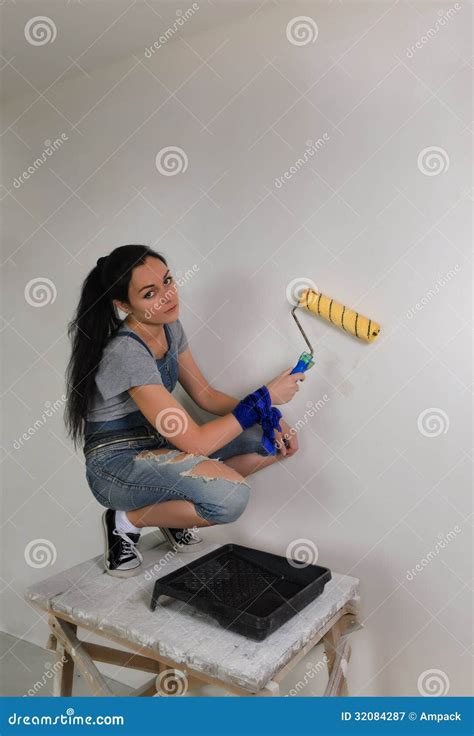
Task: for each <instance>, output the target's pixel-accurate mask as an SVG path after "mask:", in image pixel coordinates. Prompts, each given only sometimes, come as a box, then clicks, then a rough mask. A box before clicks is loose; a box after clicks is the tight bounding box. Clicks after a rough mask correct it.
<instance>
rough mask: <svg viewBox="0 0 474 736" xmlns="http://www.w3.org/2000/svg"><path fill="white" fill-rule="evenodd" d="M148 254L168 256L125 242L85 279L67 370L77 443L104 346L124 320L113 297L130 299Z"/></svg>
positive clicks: (69, 420) (71, 429)
mask: <svg viewBox="0 0 474 736" xmlns="http://www.w3.org/2000/svg"><path fill="white" fill-rule="evenodd" d="M147 256H153V257H155V258H159V259H160V260H161V261H162V262H163V263H164V264H165V265H168V264H167V263H166V260H165V259H164V257H163V256H162V255H160V254H159V253H156V252H155V251H154V250H152V249H151V248H148V247H147V246H145V245H123V246H120V247H118V248H115V250H113V251H112V252H111V253H110V254H109V255H108V256H102V257H100V258H99V259H98V261H97V264H96V265H95V266H94V268H93V269H92V271H90V273H89V274H88V276H87V277H86V279H85V280H84V282H83V285H82V289H81V295H80V299H79V303H78V305H77V308H76V312H75V314H74V317H73V319H72V320H71V322H69V324H68V336H69V339H70V340H71V343H72V352H71V357H70V360H69V363H68V366H67V370H66V380H67V390H66V397H67V399H66V410H65V415H64V421H65V424H66V428H67V432H68V434H69V436H70V437H71V439H72V440H73V442H74V446H75V447H76V448H77V445H78V444H79V443H80V442H81V441H82V440H83V438H84V427H85V421H86V420H87V415H88V413H89V408H90V406H91V403H92V398H93V395H94V392H95V376H96V373H97V370H98V368H99V364H100V361H101V358H102V354H103V352H104V348H105V346H106V344H107V342H108V341H109V339H110V338H111V336H112V335H113V334H114V332H115V331H116V330H117V329H118V327H119V326H120V324H121V323H122V320H121V319H120V317H119V315H118V314H117V311H116V308H115V305H114V303H113V300H114V299H116V300H117V301H120V302H125V303H126V302H128V287H129V284H130V279H131V276H132V271H133V269H134V268H135V266H138V265H140V264H142V263H143V262H144V261H145V258H146V257H147Z"/></svg>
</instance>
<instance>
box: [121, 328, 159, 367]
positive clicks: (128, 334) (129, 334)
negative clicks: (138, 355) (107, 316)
mask: <svg viewBox="0 0 474 736" xmlns="http://www.w3.org/2000/svg"><path fill="white" fill-rule="evenodd" d="M122 336H123V337H132V338H133V339H134V340H136V341H137V342H139V343H140V344H141V345H143V346H144V347H145V348H146V349H147V350H148V352H149V353H150V355H151V357H152V358H153V359H154V360H156V358H155V356H154V355H153V353H152V352H151V350H150V348H149V347H148V345H147V344H146V342H144V340H142V339H141V337H139V336H138V335H137V334H136V332H130V331H129V330H122V331H121V332H118V333H117V335H116V337H122Z"/></svg>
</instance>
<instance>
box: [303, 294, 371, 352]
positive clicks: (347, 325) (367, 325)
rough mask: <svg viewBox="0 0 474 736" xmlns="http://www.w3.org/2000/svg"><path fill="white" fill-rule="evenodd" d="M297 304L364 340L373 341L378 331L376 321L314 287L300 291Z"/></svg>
mask: <svg viewBox="0 0 474 736" xmlns="http://www.w3.org/2000/svg"><path fill="white" fill-rule="evenodd" d="M298 306H299V307H306V309H308V310H309V311H310V312H314V314H319V315H320V316H321V317H323V318H324V319H326V320H327V321H328V322H331V323H332V324H333V325H336V327H340V328H341V330H345V331H346V332H349V333H350V334H351V335H354V337H358V338H359V339H360V340H364V341H365V342H373V341H374V340H375V339H376V338H377V336H378V334H379V332H380V325H379V324H378V323H377V322H374V321H373V320H371V319H369V318H368V317H364V315H362V314H359V312H354V310H353V309H349V307H345V306H344V304H340V302H336V301H334V299H331V297H329V296H325V295H324V294H320V293H318V292H317V291H314V289H305V290H304V291H303V292H301V295H300V300H299V304H298Z"/></svg>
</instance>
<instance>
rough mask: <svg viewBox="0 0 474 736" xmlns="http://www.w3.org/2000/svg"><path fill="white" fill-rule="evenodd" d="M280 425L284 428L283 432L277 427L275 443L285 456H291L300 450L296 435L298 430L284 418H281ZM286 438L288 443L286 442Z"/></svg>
mask: <svg viewBox="0 0 474 736" xmlns="http://www.w3.org/2000/svg"><path fill="white" fill-rule="evenodd" d="M280 427H281V429H282V431H281V432H279V431H278V430H277V429H276V430H275V443H276V446H277V450H278V452H280V454H281V455H285V457H291V456H292V455H294V454H295V452H296V451H297V450H298V439H297V436H296V432H295V430H294V429H292V427H290V426H289V425H288V424H287V423H286V422H285V420H284V419H283V418H282V419H280ZM285 440H286V443H287V444H285Z"/></svg>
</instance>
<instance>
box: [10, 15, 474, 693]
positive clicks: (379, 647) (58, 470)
mask: <svg viewBox="0 0 474 736" xmlns="http://www.w3.org/2000/svg"><path fill="white" fill-rule="evenodd" d="M255 7H258V5H256V6H255ZM450 7H451V6H450ZM452 7H454V5H453V6H452ZM440 9H441V10H440ZM446 10H447V6H437V5H433V4H430V3H418V4H417V3H415V2H412V3H409V4H395V5H390V4H385V3H375V2H374V3H367V4H359V3H357V4H355V3H354V4H352V3H351V4H346V3H345V4H340V3H330V4H322V3H316V2H313V3H296V2H293V3H291V4H289V3H280V4H279V5H273V4H270V5H269V6H268V7H263V8H262V9H261V10H259V11H258V12H256V13H254V14H253V15H252V16H250V17H249V18H248V19H246V20H241V21H240V20H239V21H237V22H235V23H228V24H226V25H221V26H218V27H215V28H212V30H210V31H209V32H207V33H199V34H198V35H195V36H192V37H190V36H188V37H187V39H186V42H184V41H180V40H177V41H174V42H170V43H168V44H166V46H164V47H163V48H162V49H160V50H159V51H157V52H156V53H155V54H154V55H153V56H152V58H151V59H147V58H145V56H144V53H143V52H144V49H138V50H137V52H136V54H135V56H129V57H128V58H125V59H123V60H122V61H120V62H119V63H114V64H112V65H109V66H107V67H103V68H99V69H96V68H87V73H84V74H81V73H80V72H78V76H76V77H75V78H72V79H68V80H67V81H61V80H60V81H59V82H58V83H56V84H55V85H54V86H53V87H52V88H51V89H50V90H49V91H48V92H47V94H46V96H47V98H48V100H49V102H47V101H45V100H44V99H38V95H37V94H36V92H32V93H31V94H28V95H26V96H22V97H21V98H16V99H14V100H12V101H11V102H10V104H9V105H8V106H6V108H5V111H4V117H3V120H4V127H8V126H10V125H11V128H9V129H8V131H7V132H6V133H5V135H4V140H5V148H4V177H5V180H4V184H5V187H6V189H7V190H9V193H8V194H7V195H6V196H5V198H4V200H3V205H4V215H5V221H4V238H3V242H4V257H3V260H5V264H4V266H3V295H4V298H3V319H4V323H3V326H4V330H3V341H4V343H3V344H4V350H5V361H4V383H5V394H4V397H3V416H4V417H5V421H4V432H3V448H4V449H3V466H2V467H3V475H4V489H5V493H4V510H3V516H4V519H5V525H4V527H3V532H2V542H3V545H2V546H3V552H4V557H5V558H6V562H5V572H4V577H5V579H6V581H7V584H8V585H7V588H6V589H5V591H4V596H3V606H2V618H3V626H2V628H3V629H4V630H5V631H8V632H9V633H11V634H15V635H17V636H19V637H24V638H26V639H28V640H30V641H32V642H36V643H38V644H41V645H43V646H44V644H45V642H46V637H47V627H46V624H45V623H44V622H43V620H42V618H41V617H40V616H39V615H38V614H37V613H35V612H34V611H33V610H32V609H30V608H29V606H28V605H27V604H26V603H25V602H24V600H23V598H22V594H23V591H24V589H25V587H26V586H27V585H29V584H31V583H33V582H35V581H37V580H40V579H42V578H44V577H48V576H49V575H52V574H54V573H56V572H58V571H60V570H62V569H65V568H68V567H70V566H71V565H74V564H76V563H78V562H80V561H83V560H85V559H88V558H89V557H92V556H93V555H96V554H99V553H101V551H102V538H101V534H100V527H99V520H100V514H101V511H102V509H101V507H99V506H98V505H97V504H96V502H95V501H94V500H93V498H92V496H91V494H90V491H89V489H88V487H87V484H86V480H85V475H84V463H83V457H82V454H81V453H78V454H75V453H74V452H73V450H72V445H71V443H70V441H69V440H68V439H67V437H66V435H65V430H64V427H63V424H62V410H58V411H56V412H53V414H54V415H53V417H51V418H48V419H47V421H46V422H45V424H44V426H42V427H40V428H38V430H37V431H35V432H34V435H33V436H32V437H30V439H29V440H28V441H26V442H24V444H23V446H22V447H20V449H15V445H14V443H15V440H17V439H18V438H19V437H20V436H21V435H22V434H23V433H24V432H27V431H28V429H29V428H31V427H33V425H34V424H35V421H37V420H40V419H41V417H42V416H43V412H44V410H45V406H46V404H47V402H51V403H54V402H55V401H58V400H59V401H60V397H61V394H62V393H63V391H64V370H65V366H66V363H67V360H68V357H69V344H68V339H67V336H66V333H65V330H66V325H67V322H68V320H69V319H70V318H71V316H72V313H73V310H74V308H75V305H76V303H77V299H78V295H79V289H80V285H81V283H82V280H83V279H84V277H85V275H86V274H87V273H88V271H89V269H90V268H91V267H92V266H93V265H94V264H95V261H96V259H97V257H98V256H99V255H103V254H106V253H108V252H110V251H111V250H112V249H113V248H114V247H116V246H117V245H122V244H125V243H130V242H134V243H139V242H143V243H147V244H152V245H154V246H155V247H156V248H157V249H158V250H159V251H161V252H162V253H164V254H165V256H166V257H167V258H168V259H169V261H170V263H171V266H172V268H173V269H174V270H175V273H176V272H180V271H181V272H182V273H184V272H186V271H187V270H188V269H190V268H192V267H193V266H194V265H195V266H197V267H198V271H197V274H196V275H195V276H194V277H193V278H192V279H190V280H189V282H188V283H187V284H186V285H185V286H183V287H182V289H181V292H180V296H181V304H182V309H181V320H182V322H183V324H184V326H185V328H186V332H187V334H188V337H189V340H190V344H191V347H192V350H193V353H194V355H195V358H196V360H197V362H198V363H199V365H200V366H201V368H202V370H203V372H204V374H205V375H206V376H208V377H209V379H210V381H211V382H212V383H213V384H214V385H215V386H216V387H217V388H219V389H221V390H223V391H226V392H228V393H230V394H232V395H234V396H237V397H241V396H243V395H245V394H246V393H248V392H249V391H252V390H254V389H255V388H257V387H258V386H260V385H262V383H265V382H267V381H269V380H270V379H271V378H273V377H274V376H275V375H276V374H277V373H279V372H280V371H282V370H284V369H285V368H287V367H288V366H289V365H293V364H294V363H295V362H296V359H297V357H298V355H299V354H300V352H301V351H302V350H303V349H305V344H304V342H303V340H302V338H301V336H300V335H299V333H298V331H297V328H296V325H295V324H294V322H293V320H292V318H291V315H290V305H289V303H288V301H287V300H286V295H285V293H286V289H287V286H288V285H289V284H290V282H292V280H293V279H303V280H308V279H311V280H313V281H314V282H315V284H316V286H317V287H319V289H320V290H321V291H323V292H324V293H326V294H329V295H330V296H332V297H334V298H336V299H338V300H340V301H342V302H344V303H345V304H347V305H349V306H351V307H353V308H356V309H358V310H359V311H361V312H362V313H363V314H366V315H368V316H369V317H371V318H372V319H375V320H377V321H378V322H380V324H381V326H382V330H381V334H380V337H379V338H378V340H377V341H376V343H374V344H373V345H367V344H364V343H361V342H358V341H357V340H355V339H353V338H350V337H348V336H346V335H345V334H344V333H343V332H341V331H339V330H337V329H336V328H333V327H331V326H329V325H328V324H327V323H324V322H322V321H321V320H319V319H318V318H316V317H313V316H311V315H309V314H307V313H303V312H302V311H301V312H300V318H301V320H302V322H303V324H304V327H305V329H306V331H307V333H308V335H309V337H310V340H311V341H312V343H313V346H314V349H315V354H316V365H315V367H314V368H312V369H311V371H310V372H309V373H308V374H307V378H306V381H305V382H304V383H303V384H302V385H301V387H300V391H299V393H298V395H297V396H296V398H295V399H294V401H293V402H291V404H288V405H286V406H284V407H280V408H282V410H283V416H284V417H285V418H286V420H287V421H288V422H289V423H290V424H291V422H297V421H298V420H300V421H302V422H303V424H302V428H301V430H300V431H299V433H298V437H299V444H300V450H299V452H298V453H297V454H296V455H295V456H294V457H293V458H290V459H288V460H286V461H282V462H281V463H279V464H278V465H276V466H274V467H271V468H268V469H266V470H264V471H263V472H261V473H260V474H257V475H255V476H254V477H253V478H252V497H251V501H250V503H249V506H248V508H247V510H246V512H245V514H244V516H243V517H241V519H239V521H238V522H237V523H235V524H234V525H232V526H226V527H221V528H213V529H208V530H205V531H204V532H203V534H204V535H205V536H206V538H209V539H212V540H213V541H215V540H217V541H222V542H227V541H229V540H232V541H237V542H239V543H242V544H245V545H248V546H254V547H258V548H262V549H267V550H269V551H273V552H275V553H279V554H285V550H286V548H287V546H288V544H289V543H290V542H292V541H293V540H295V539H299V538H305V539H309V540H311V541H312V542H313V543H314V544H315V545H316V546H317V548H318V550H319V562H320V563H321V564H323V565H327V566H329V567H330V568H331V569H332V570H333V571H338V572H340V573H346V574H350V575H353V576H356V577H358V578H359V579H360V581H361V596H362V606H363V610H362V616H361V618H362V620H363V621H364V624H365V628H364V630H363V631H360V632H358V633H357V634H355V635H354V637H353V659H352V661H351V667H350V670H351V675H350V686H351V694H353V695H356V694H360V695H417V694H418V688H417V681H418V678H419V676H420V675H421V674H422V673H423V672H425V671H426V670H431V669H437V670H442V671H443V672H444V673H445V676H446V678H447V680H448V681H449V683H450V689H449V694H450V695H467V694H468V693H469V692H470V690H471V685H470V682H471V662H472V659H471V656H470V655H472V648H471V649H470V650H469V647H470V646H471V640H470V636H469V634H470V630H471V626H470V625H469V622H470V616H469V613H470V611H471V603H470V595H469V594H470V592H471V589H470V580H471V563H470V560H471V555H470V551H471V549H472V548H471V537H470V524H469V522H470V514H471V513H472V509H471V491H470V469H471V462H470V460H471V456H470V446H471V443H470V441H469V440H470V422H469V419H470V413H469V409H468V406H469V403H468V402H469V396H470V391H471V382H472V374H471V363H470V351H469V342H470V338H471V323H470V314H471V310H470V309H469V306H470V305H469V300H470V292H471V274H470V268H469V256H470V230H469V212H470V210H471V207H472V195H471V197H470V196H469V187H470V182H469V157H470V137H471V135H472V133H471V130H470V129H469V127H468V125H469V121H470V104H469V102H470V99H469V87H468V80H469V75H470V72H471V67H470V65H469V63H468V60H469V58H470V57H471V54H472V49H471V48H470V38H469V33H470V18H469V14H470V10H469V7H468V5H467V4H465V3H462V5H461V8H460V9H459V10H457V11H456V12H455V13H451V14H450V16H449V17H448V18H447V20H445V22H444V24H442V25H439V26H438V30H437V31H436V33H435V34H432V33H431V34H430V36H431V37H430V38H428V37H426V34H427V32H428V31H429V29H430V28H433V26H434V24H435V22H436V20H437V19H438V20H440V19H442V17H443V16H442V15H440V14H439V12H438V11H440V13H443V12H444V11H446ZM84 12H87V9H86V8H85V9H84ZM251 12H253V7H252V6H250V5H249V14H250V13H251ZM297 15H308V16H311V17H313V18H314V19H315V20H316V22H317V25H318V29H319V34H318V37H317V39H316V41H315V42H314V43H309V44H307V45H303V46H297V45H295V44H292V43H290V42H289V41H288V39H287V36H286V26H287V23H288V22H289V21H290V20H291V19H292V18H293V17H294V16H297ZM191 23H192V20H190V21H189V24H191ZM149 29H150V33H149V45H150V44H152V43H153V41H154V40H155V39H156V38H157V37H158V35H159V33H160V32H161V31H162V30H163V29H161V28H160V26H159V23H158V19H157V18H156V16H155V17H154V18H151V19H150V22H149ZM68 30H70V32H71V33H72V29H66V28H64V27H63V28H62V31H63V32H66V31H68ZM423 38H424V40H420V39H423ZM417 41H418V46H419V48H416V47H415V51H414V52H410V51H407V48H408V47H411V46H413V45H414V44H415V43H416V42H417ZM86 60H87V55H86V56H85V59H84V61H86ZM38 63H40V56H38ZM86 66H87V65H86ZM9 73H10V74H11V73H12V72H11V70H9ZM173 93H174V95H173V96H172V94H173ZM61 133H65V134H66V135H67V140H66V141H65V142H64V143H63V145H62V146H61V147H60V150H58V151H57V152H56V153H55V154H54V155H53V156H52V157H51V158H48V160H47V162H46V164H45V165H43V166H42V167H41V168H40V169H39V170H38V171H36V173H34V175H33V176H32V177H31V178H30V179H29V180H28V181H26V182H25V183H23V184H22V185H21V186H20V187H15V186H14V179H15V178H16V177H18V176H20V174H21V172H22V171H23V170H25V169H26V168H27V167H28V166H29V165H30V164H31V163H32V162H33V161H34V159H35V158H36V157H37V156H38V155H40V154H41V152H42V151H43V149H44V145H45V144H44V141H45V140H47V139H50V140H51V139H55V138H58V137H59V136H60V135H61ZM325 133H326V134H327V135H326V136H325V138H327V140H325V142H324V145H323V146H322V147H321V148H320V150H318V152H317V153H316V154H315V155H314V156H313V157H311V158H310V159H309V161H308V163H307V164H306V165H305V166H303V167H302V168H301V169H300V170H299V171H298V172H297V173H295V175H294V176H292V178H291V179H290V180H289V181H287V182H286V183H285V184H284V186H282V187H279V188H278V187H277V186H275V178H276V177H279V176H282V175H283V174H284V172H285V171H288V170H289V168H290V166H291V165H292V164H293V163H295V162H296V160H297V159H298V158H300V157H301V156H303V154H304V151H305V149H306V147H307V145H308V143H307V141H308V140H312V141H316V140H317V139H318V138H320V137H322V136H323V135H324V134H325ZM164 146H179V147H181V148H182V149H183V150H184V151H185V152H186V155H187V157H188V161H189V165H188V168H187V171H186V172H185V173H182V174H179V175H176V176H163V175H160V174H159V173H158V171H157V168H156V166H155V157H156V154H157V153H158V151H159V150H160V149H161V148H162V147H164ZM432 146H437V147H440V148H442V149H443V151H444V152H441V157H442V158H443V159H444V168H445V170H444V171H442V172H440V173H438V174H437V175H434V176H433V175H427V174H425V173H423V171H422V170H421V168H422V166H423V165H422V164H421V163H420V166H418V164H417V162H418V157H419V154H420V152H421V151H422V150H423V149H425V148H428V147H432ZM448 158H449V166H446V163H447V159H448ZM428 173H433V171H432V170H431V171H428ZM39 277H41V278H43V279H44V278H46V279H50V280H51V281H52V282H53V284H54V287H55V289H56V291H57V296H56V298H55V300H54V301H53V302H50V303H49V304H46V305H45V306H42V307H40V308H35V307H33V306H31V305H30V304H29V303H28V302H27V300H26V299H25V297H24V292H25V287H26V285H27V284H28V282H30V280H31V279H36V278H39ZM422 300H423V302H422ZM417 304H418V305H419V306H422V308H421V309H420V308H417V307H416V305H417ZM325 395H326V397H327V399H326V400H325V401H323V402H322V406H321V408H320V409H319V411H317V412H316V413H313V416H309V414H308V402H314V403H315V404H316V402H318V400H320V399H322V398H323V397H324V396H325ZM177 396H178V398H181V399H183V392H182V391H181V390H180V389H179V388H178V389H177ZM185 406H186V408H188V409H192V410H193V411H194V412H195V415H196V416H199V417H202V418H205V417H206V416H207V415H205V414H204V413H203V412H199V411H198V410H197V409H196V408H195V407H194V408H193V407H192V405H191V403H190V402H189V401H186V400H185ZM424 412H427V413H428V421H427V422H423V421H422V419H423V413H424ZM435 414H437V415H438V416H439V417H440V422H439V423H438V424H436V420H434V421H433V422H431V421H430V416H431V415H435ZM457 529H459V530H460V531H459V532H457ZM453 530H456V531H453ZM448 534H450V541H448V542H447V544H446V545H445V547H444V548H443V549H440V551H439V554H434V553H435V552H436V550H437V549H438V550H439V547H437V543H439V542H440V541H441V537H446V535H448ZM38 538H42V539H47V540H49V541H50V543H52V544H53V545H54V547H55V549H56V551H57V559H56V561H55V562H54V564H53V565H51V566H48V567H43V568H39V569H34V568H32V567H31V566H30V565H28V564H27V563H26V561H25V556H24V552H25V548H26V546H27V545H28V543H29V542H30V541H31V540H34V539H38ZM426 555H429V557H430V558H432V559H431V560H430V561H429V564H427V565H426V566H422V567H420V568H419V569H420V570H421V572H418V573H417V574H416V576H415V577H414V579H412V580H408V579H407V571H408V570H411V569H412V568H415V566H416V565H417V564H418V565H424V564H425V563H422V558H424V557H426ZM111 671H112V670H111ZM302 694H305V695H306V694H310V691H309V690H305V691H304V692H303V693H302Z"/></svg>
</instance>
